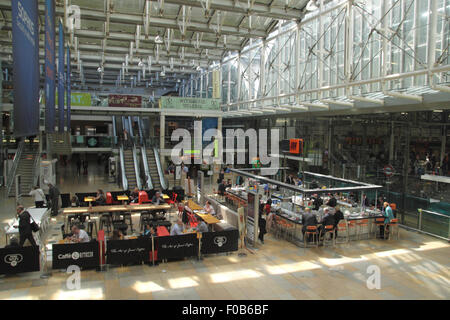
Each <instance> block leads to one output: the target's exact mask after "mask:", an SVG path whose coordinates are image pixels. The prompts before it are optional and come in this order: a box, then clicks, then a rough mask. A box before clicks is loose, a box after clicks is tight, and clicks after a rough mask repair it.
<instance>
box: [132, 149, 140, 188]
mask: <svg viewBox="0 0 450 320" xmlns="http://www.w3.org/2000/svg"><path fill="white" fill-rule="evenodd" d="M132 148H133V149H132V150H133V163H134V174H135V175H136V184H137V187H138V189H139V190H142V183H141V176H140V174H139V161H138V158H137V148H136V145H134V144H133V147H132Z"/></svg>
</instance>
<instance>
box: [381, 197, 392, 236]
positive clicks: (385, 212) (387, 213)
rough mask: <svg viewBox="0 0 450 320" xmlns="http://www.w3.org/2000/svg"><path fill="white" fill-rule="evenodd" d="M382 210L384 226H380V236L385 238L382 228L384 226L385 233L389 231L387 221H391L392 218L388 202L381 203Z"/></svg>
mask: <svg viewBox="0 0 450 320" xmlns="http://www.w3.org/2000/svg"><path fill="white" fill-rule="evenodd" d="M383 207H384V210H383V211H382V214H383V216H384V217H385V219H384V226H380V238H381V239H385V234H384V229H385V228H386V231H387V233H389V225H387V224H388V223H390V222H391V220H392V219H394V212H393V211H392V208H391V206H390V205H389V203H387V202H385V203H383Z"/></svg>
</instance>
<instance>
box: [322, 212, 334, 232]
mask: <svg viewBox="0 0 450 320" xmlns="http://www.w3.org/2000/svg"><path fill="white" fill-rule="evenodd" d="M323 212H324V216H323V219H322V225H321V226H320V228H319V232H320V231H322V235H323V234H325V226H333V228H334V224H335V219H334V211H330V209H328V208H325V209H324V210H323Z"/></svg>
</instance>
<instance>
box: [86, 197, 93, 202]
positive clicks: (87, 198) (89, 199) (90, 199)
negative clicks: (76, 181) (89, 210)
mask: <svg viewBox="0 0 450 320" xmlns="http://www.w3.org/2000/svg"><path fill="white" fill-rule="evenodd" d="M92 201H95V198H94V197H84V202H92Z"/></svg>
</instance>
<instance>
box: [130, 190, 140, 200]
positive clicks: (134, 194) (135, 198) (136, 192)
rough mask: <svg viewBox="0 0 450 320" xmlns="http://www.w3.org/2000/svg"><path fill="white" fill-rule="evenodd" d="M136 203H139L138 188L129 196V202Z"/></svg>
mask: <svg viewBox="0 0 450 320" xmlns="http://www.w3.org/2000/svg"><path fill="white" fill-rule="evenodd" d="M138 201H139V189H138V187H136V188H134V190H133V192H131V194H130V202H132V203H137V202H138Z"/></svg>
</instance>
